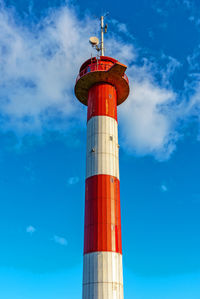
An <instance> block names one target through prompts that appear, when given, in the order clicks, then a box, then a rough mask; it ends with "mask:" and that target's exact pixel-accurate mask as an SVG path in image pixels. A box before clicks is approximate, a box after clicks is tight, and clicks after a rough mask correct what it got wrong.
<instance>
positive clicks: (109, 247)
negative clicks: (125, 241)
mask: <svg viewBox="0 0 200 299" xmlns="http://www.w3.org/2000/svg"><path fill="white" fill-rule="evenodd" d="M95 251H112V252H118V253H122V241H121V215H120V187H119V180H118V179H117V178H115V177H112V176H110V175H96V176H92V177H90V178H88V179H87V180H86V189H85V242H84V253H90V252H95Z"/></svg>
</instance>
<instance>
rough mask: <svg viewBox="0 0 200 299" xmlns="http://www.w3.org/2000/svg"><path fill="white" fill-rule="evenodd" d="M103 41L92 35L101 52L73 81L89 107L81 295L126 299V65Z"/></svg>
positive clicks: (95, 298)
mask: <svg viewBox="0 0 200 299" xmlns="http://www.w3.org/2000/svg"><path fill="white" fill-rule="evenodd" d="M105 31H107V26H106V25H104V17H103V16H102V17H101V41H100V43H99V40H98V38H96V37H92V38H90V43H91V44H92V46H93V47H95V48H96V50H97V52H98V53H99V55H97V57H92V58H90V59H88V60H87V61H85V62H84V63H83V64H82V66H81V68H80V71H79V74H78V77H77V79H76V84H75V95H76V97H77V99H78V100H79V101H80V102H81V103H82V104H84V105H86V106H87V153H86V179H85V220H84V260H83V295H82V299H123V298H124V297H123V269H122V238H121V213H120V180H119V144H118V119H117V106H118V105H120V104H122V103H123V102H124V101H125V100H126V99H127V97H128V95H129V81H128V78H127V76H126V74H125V71H126V68H127V67H126V65H124V64H122V63H120V62H119V61H117V60H116V59H114V58H111V57H108V56H104V32H105Z"/></svg>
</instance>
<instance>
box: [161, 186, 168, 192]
mask: <svg viewBox="0 0 200 299" xmlns="http://www.w3.org/2000/svg"><path fill="white" fill-rule="evenodd" d="M160 189H161V191H162V192H167V191H168V188H167V186H166V185H165V184H162V185H161V186H160Z"/></svg>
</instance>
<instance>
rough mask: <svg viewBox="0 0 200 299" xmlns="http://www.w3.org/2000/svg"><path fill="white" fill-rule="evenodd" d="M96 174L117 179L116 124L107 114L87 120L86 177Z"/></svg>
mask: <svg viewBox="0 0 200 299" xmlns="http://www.w3.org/2000/svg"><path fill="white" fill-rule="evenodd" d="M97 174H108V175H112V176H115V177H117V178H118V179H119V145H118V124H117V121H116V120H115V119H114V118H112V117H109V116H95V117H92V118H91V119H90V120H89V121H88V126H87V162H86V178H88V177H90V176H93V175H97Z"/></svg>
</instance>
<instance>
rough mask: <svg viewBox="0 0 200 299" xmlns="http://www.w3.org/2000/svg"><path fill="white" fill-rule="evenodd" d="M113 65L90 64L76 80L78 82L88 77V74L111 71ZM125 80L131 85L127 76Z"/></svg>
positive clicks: (124, 76)
mask: <svg viewBox="0 0 200 299" xmlns="http://www.w3.org/2000/svg"><path fill="white" fill-rule="evenodd" d="M112 66H113V64H112V65H109V64H103V63H98V64H97V63H95V64H90V65H89V66H87V67H86V68H84V69H83V70H82V71H81V72H80V73H79V75H78V76H77V78H76V82H77V81H78V80H79V79H80V78H81V77H83V76H84V75H86V74H87V73H91V72H96V71H107V70H109V69H110V68H111V67H112ZM123 78H124V79H125V80H126V81H127V83H129V80H128V77H127V75H126V74H124V75H123Z"/></svg>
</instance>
